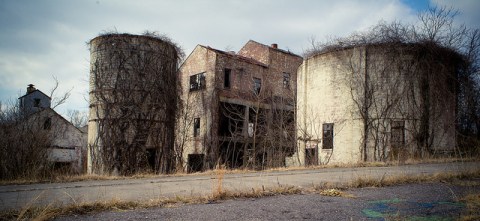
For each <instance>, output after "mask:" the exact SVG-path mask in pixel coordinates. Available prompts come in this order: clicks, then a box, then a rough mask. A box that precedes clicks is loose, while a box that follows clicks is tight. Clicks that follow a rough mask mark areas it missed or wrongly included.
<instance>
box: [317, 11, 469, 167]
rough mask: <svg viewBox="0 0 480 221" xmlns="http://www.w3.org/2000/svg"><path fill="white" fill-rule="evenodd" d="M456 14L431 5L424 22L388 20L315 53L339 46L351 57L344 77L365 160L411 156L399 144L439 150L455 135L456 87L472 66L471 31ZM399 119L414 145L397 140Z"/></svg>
mask: <svg viewBox="0 0 480 221" xmlns="http://www.w3.org/2000/svg"><path fill="white" fill-rule="evenodd" d="M456 14H457V13H456V12H455V11H453V10H452V9H446V8H431V9H429V10H428V11H427V12H425V13H424V14H421V15H420V16H419V20H420V23H419V25H403V24H401V23H399V22H393V23H390V24H388V23H384V22H381V23H379V24H378V25H377V26H375V27H373V28H371V29H370V31H367V32H364V33H357V34H354V35H352V36H350V37H347V38H337V39H334V40H333V42H330V43H326V44H323V45H321V46H320V47H317V48H321V49H319V50H316V51H312V52H310V53H309V54H310V55H312V54H316V53H322V52H333V53H335V54H336V55H338V59H339V60H342V61H343V62H344V63H343V65H342V67H341V68H342V69H343V70H342V71H343V72H345V73H348V74H347V75H346V76H344V77H345V78H344V79H343V82H344V83H345V84H346V85H348V87H349V88H350V92H351V97H352V100H353V101H354V103H355V105H356V114H358V116H359V117H360V119H362V121H363V122H362V124H363V138H362V144H361V149H360V151H361V153H362V159H363V160H364V161H367V160H386V159H388V158H391V157H394V156H389V155H392V154H393V155H396V157H397V158H398V157H399V154H400V155H404V154H405V153H399V152H398V150H406V149H405V148H402V149H396V147H395V146H396V145H400V146H410V147H412V148H413V146H416V148H414V149H411V150H410V151H408V152H409V153H410V154H415V155H416V156H419V157H423V156H425V155H429V154H435V151H436V150H435V149H434V148H433V147H434V146H436V145H439V143H441V142H446V140H447V139H450V140H452V139H453V140H454V139H455V137H454V134H451V133H450V132H449V131H452V130H450V129H447V127H450V126H447V125H448V122H454V121H455V119H454V118H453V117H451V116H454V114H453V113H454V112H455V106H456V107H458V104H457V105H455V101H456V98H455V97H456V96H457V95H458V89H455V88H458V87H461V85H462V82H459V81H460V80H461V79H460V78H458V76H457V74H458V73H461V72H462V71H463V70H464V66H463V65H464V64H465V61H464V60H463V58H462V55H465V50H463V48H464V47H465V43H466V42H468V41H466V40H467V39H469V38H468V33H470V32H469V31H468V29H466V28H465V26H463V25H460V26H454V18H455V16H456ZM473 33H475V32H473ZM470 51H472V50H471V49H470ZM457 82H458V83H457ZM463 82H465V81H463ZM456 90H457V91H456ZM445 112H447V113H450V115H449V114H445ZM452 112H453V113H452ZM399 121H401V122H399ZM395 124H401V125H403V126H402V127H404V130H407V133H408V134H406V135H404V136H403V137H409V138H411V139H409V140H411V141H413V143H410V144H409V143H405V142H406V141H405V140H403V141H402V143H401V144H395V141H394V140H391V139H393V138H394V136H393V134H392V133H394V130H393V129H394V127H395V126H394V125H395ZM406 124H408V126H407V125H406ZM438 125H445V127H444V128H440V127H439V126H438ZM451 125H452V126H453V124H451ZM394 144H395V145H394ZM392 146H393V147H392ZM394 158H395V157H394Z"/></svg>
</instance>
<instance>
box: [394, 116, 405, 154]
mask: <svg viewBox="0 0 480 221" xmlns="http://www.w3.org/2000/svg"><path fill="white" fill-rule="evenodd" d="M391 145H392V147H393V148H399V147H403V146H405V121H393V122H392V134H391Z"/></svg>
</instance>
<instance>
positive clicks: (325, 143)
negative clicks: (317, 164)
mask: <svg viewBox="0 0 480 221" xmlns="http://www.w3.org/2000/svg"><path fill="white" fill-rule="evenodd" d="M333 131H334V123H324V124H323V125H322V149H325V150H332V149H333V141H334V133H333Z"/></svg>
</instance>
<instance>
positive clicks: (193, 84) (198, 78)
mask: <svg viewBox="0 0 480 221" xmlns="http://www.w3.org/2000/svg"><path fill="white" fill-rule="evenodd" d="M204 88H205V73H200V74H196V75H192V76H190V91H197V90H201V89H204Z"/></svg>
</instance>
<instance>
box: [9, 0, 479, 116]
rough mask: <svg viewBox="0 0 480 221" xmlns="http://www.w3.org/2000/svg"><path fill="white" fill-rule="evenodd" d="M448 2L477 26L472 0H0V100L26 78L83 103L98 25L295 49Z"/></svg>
mask: <svg viewBox="0 0 480 221" xmlns="http://www.w3.org/2000/svg"><path fill="white" fill-rule="evenodd" d="M429 4H430V5H449V6H453V7H455V8H457V9H458V10H459V11H460V12H461V13H462V14H461V15H460V17H459V20H460V21H461V22H464V23H466V24H467V25H469V26H470V27H474V28H480V24H479V22H478V21H480V16H479V12H480V1H479V0H430V1H429V0H331V1H327V0H289V1H287V0H205V1H204V0H195V1H193V0H188V1H187V0H169V1H167V0H135V1H134V0H131V1H127V0H123V1H119V0H116V1H114V0H82V1H78V0H0V101H1V102H3V103H5V102H7V100H16V98H18V97H19V96H20V95H23V94H25V92H26V87H27V85H28V84H30V83H32V84H35V85H36V87H37V89H40V90H42V91H43V92H45V93H46V94H49V93H50V89H51V88H52V87H53V85H54V80H53V78H52V76H56V77H57V79H58V80H59V82H60V87H59V89H58V92H59V93H62V92H65V91H68V90H69V89H71V88H73V90H72V95H71V97H70V99H69V100H68V102H67V103H66V104H64V105H62V106H60V107H58V108H57V111H59V112H60V113H61V114H63V115H64V114H65V113H66V112H67V110H68V109H77V110H81V111H86V110H88V101H87V100H86V97H88V96H87V94H88V83H87V79H88V74H89V62H90V52H89V51H88V46H87V44H86V43H87V42H89V40H90V39H92V38H94V37H96V36H97V35H99V34H101V33H103V32H105V31H117V32H120V33H132V34H141V33H143V32H144V31H146V30H149V31H156V32H158V33H160V34H166V35H168V36H169V37H170V38H172V40H173V41H174V42H176V43H177V44H179V45H180V46H181V47H182V48H183V49H184V51H185V53H186V54H187V55H188V54H190V52H191V51H192V50H193V48H194V47H195V46H196V45H197V44H202V45H208V46H211V47H213V48H217V49H220V50H225V49H228V50H234V51H238V50H239V49H240V48H241V47H242V46H243V44H245V43H246V42H247V41H248V40H249V39H252V40H255V41H258V42H261V43H264V44H267V45H269V44H272V43H277V44H278V45H279V47H280V48H282V49H287V50H290V51H292V52H294V53H297V54H301V53H302V52H303V50H304V49H307V48H308V47H309V40H310V39H311V38H312V37H315V38H316V39H317V40H319V41H324V40H325V39H327V38H328V37H334V36H347V35H349V34H351V33H352V32H355V31H362V30H365V29H367V28H368V27H371V26H372V25H375V24H377V23H378V22H379V21H380V20H384V21H394V20H398V21H402V22H413V21H415V19H416V16H417V13H418V11H421V10H424V9H426V8H427V7H428V5H429Z"/></svg>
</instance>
